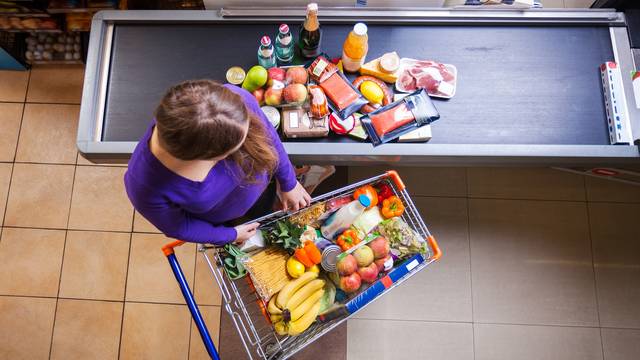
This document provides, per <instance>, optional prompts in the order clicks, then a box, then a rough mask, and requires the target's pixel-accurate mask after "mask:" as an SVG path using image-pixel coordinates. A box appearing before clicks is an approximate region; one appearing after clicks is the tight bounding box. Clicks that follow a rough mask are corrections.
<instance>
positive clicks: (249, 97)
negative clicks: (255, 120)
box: [223, 84, 260, 111]
mask: <svg viewBox="0 0 640 360" xmlns="http://www.w3.org/2000/svg"><path fill="white" fill-rule="evenodd" d="M223 86H224V87H226V88H227V89H229V90H231V91H233V92H234V93H236V94H238V95H240V96H241V97H242V101H243V102H244V104H245V105H246V106H247V107H248V108H249V109H251V110H254V111H257V109H260V104H258V100H256V98H255V97H254V96H253V94H251V93H250V92H248V91H247V90H245V89H243V88H241V87H239V86H235V85H231V84H224V85H223Z"/></svg>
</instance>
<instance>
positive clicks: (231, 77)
mask: <svg viewBox="0 0 640 360" xmlns="http://www.w3.org/2000/svg"><path fill="white" fill-rule="evenodd" d="M245 76H246V74H245V72H244V70H242V68H241V67H239V66H234V67H231V68H229V70H227V75H226V77H227V82H228V83H229V84H233V85H240V84H242V82H243V81H244V78H245Z"/></svg>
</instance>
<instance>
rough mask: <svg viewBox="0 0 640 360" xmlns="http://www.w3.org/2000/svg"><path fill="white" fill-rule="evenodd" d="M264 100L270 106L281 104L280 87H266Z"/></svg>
mask: <svg viewBox="0 0 640 360" xmlns="http://www.w3.org/2000/svg"><path fill="white" fill-rule="evenodd" d="M264 102H265V103H266V104H267V105H270V106H274V105H280V104H282V89H275V88H273V87H270V88H268V89H267V91H266V92H265V93H264Z"/></svg>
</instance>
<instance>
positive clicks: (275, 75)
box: [267, 67, 287, 86]
mask: <svg viewBox="0 0 640 360" xmlns="http://www.w3.org/2000/svg"><path fill="white" fill-rule="evenodd" d="M267 73H268V76H269V80H267V85H268V86H273V82H274V80H275V81H280V82H284V80H285V79H286V74H287V72H286V71H285V70H284V69H282V68H278V67H272V68H270V69H269V70H267Z"/></svg>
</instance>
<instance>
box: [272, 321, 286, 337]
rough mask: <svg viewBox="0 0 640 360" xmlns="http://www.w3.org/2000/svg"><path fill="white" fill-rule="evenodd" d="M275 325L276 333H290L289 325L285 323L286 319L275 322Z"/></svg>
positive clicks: (281, 334)
mask: <svg viewBox="0 0 640 360" xmlns="http://www.w3.org/2000/svg"><path fill="white" fill-rule="evenodd" d="M273 327H274V328H275V330H276V334H278V335H280V336H284V335H287V334H288V333H289V327H288V326H287V324H285V323H284V321H278V322H277V323H275V324H273Z"/></svg>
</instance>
